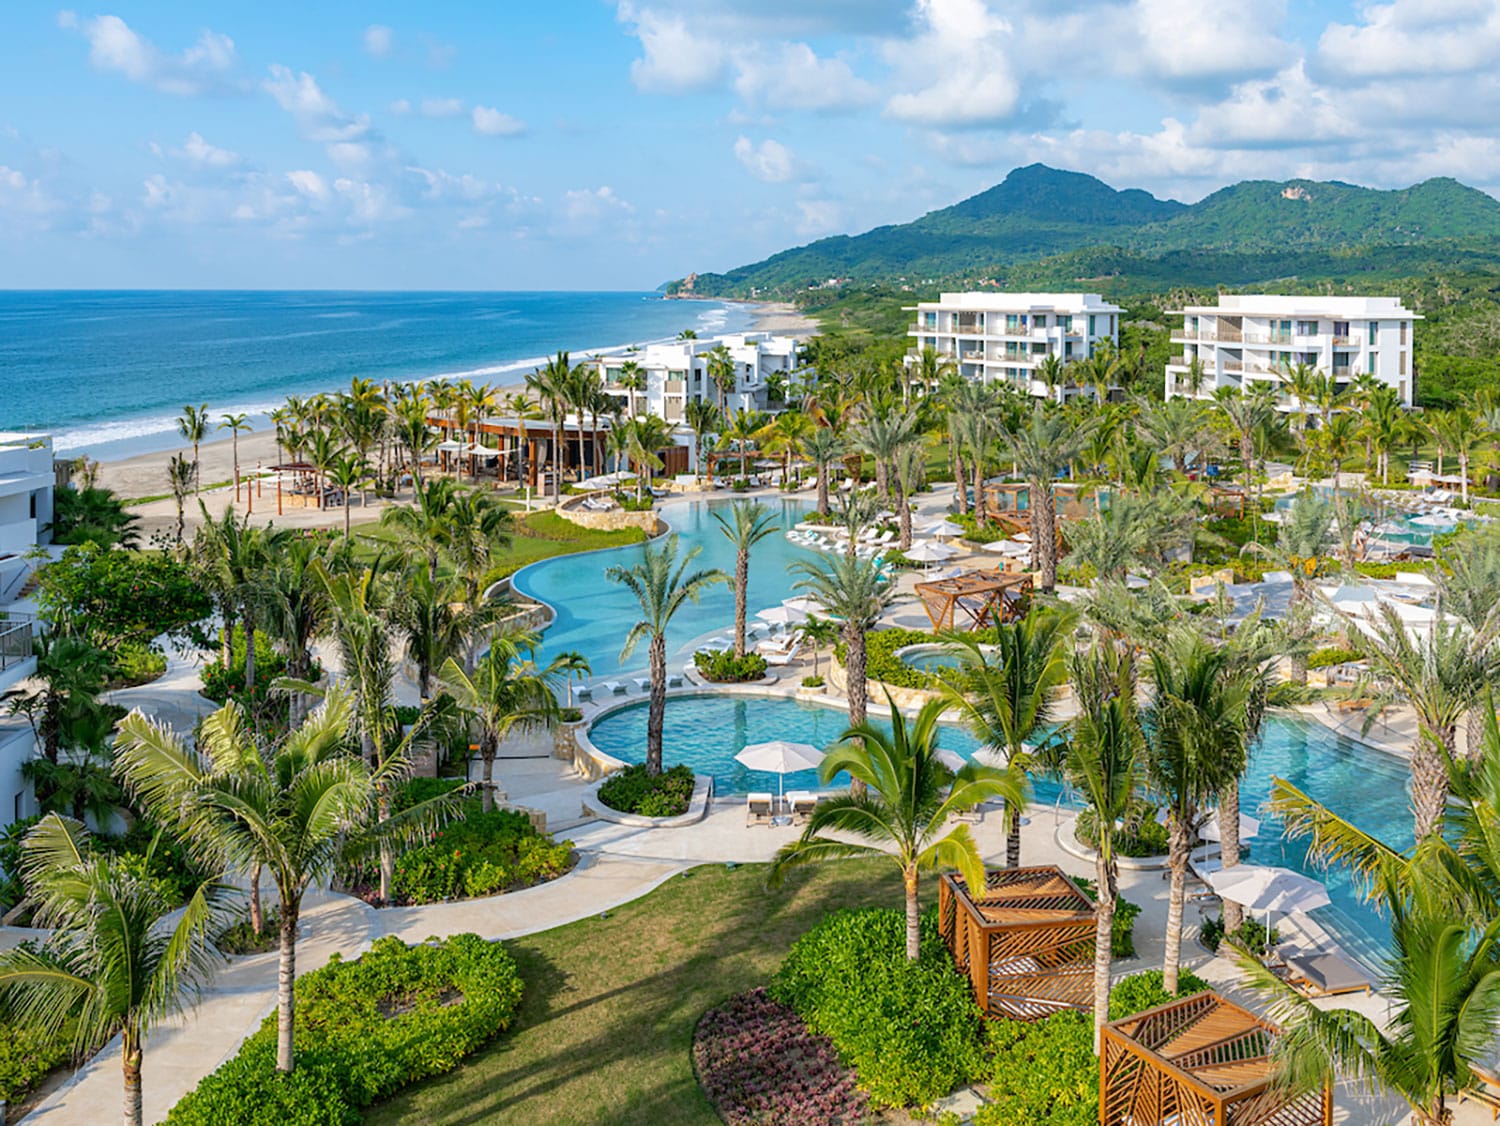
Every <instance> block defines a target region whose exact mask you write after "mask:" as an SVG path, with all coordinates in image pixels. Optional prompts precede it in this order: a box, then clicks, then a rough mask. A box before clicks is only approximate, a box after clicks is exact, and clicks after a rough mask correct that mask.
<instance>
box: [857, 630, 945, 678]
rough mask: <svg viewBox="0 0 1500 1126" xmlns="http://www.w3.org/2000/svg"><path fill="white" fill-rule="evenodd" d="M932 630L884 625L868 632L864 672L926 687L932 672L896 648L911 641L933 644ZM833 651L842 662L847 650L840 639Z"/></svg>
mask: <svg viewBox="0 0 1500 1126" xmlns="http://www.w3.org/2000/svg"><path fill="white" fill-rule="evenodd" d="M931 643H932V634H930V633H928V632H926V631H925V630H920V629H901V628H896V629H881V630H875V631H874V632H873V633H867V634H865V675H866V676H868V677H869V678H870V679H871V680H878V681H881V682H882V683H884V684H889V685H892V686H893V687H896V688H925V687H927V685H929V684H931V683H932V676H931V674H929V673H925V672H922V671H921V670H920V669H914V668H912V667H911V666H910V665H908V664H907V663H906V662H905V661H903V660H902V659H901V658H900V657H898V656H896V650H897V649H904V648H906V646H908V645H918V644H929V645H930V644H931ZM833 654H834V656H835V657H837V658H838V661H839V663H840V664H843V663H844V661H845V659H846V658H847V656H848V650H847V649H846V648H845V646H844V643H843V642H842V641H840V642H839V643H838V644H837V645H835V646H834V648H833Z"/></svg>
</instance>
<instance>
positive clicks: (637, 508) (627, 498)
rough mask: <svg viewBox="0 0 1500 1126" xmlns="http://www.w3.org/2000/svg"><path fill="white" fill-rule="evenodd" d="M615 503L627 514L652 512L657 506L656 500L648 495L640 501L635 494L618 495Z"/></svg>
mask: <svg viewBox="0 0 1500 1126" xmlns="http://www.w3.org/2000/svg"><path fill="white" fill-rule="evenodd" d="M615 503H616V504H618V505H619V506H620V508H621V509H622V510H624V511H625V512H650V511H651V509H652V508H653V507H655V505H656V498H655V497H653V496H652V495H651V494H650V493H646V494H645V495H644V496H642V497H641V498H640V499H639V500H637V499H636V495H635V494H634V493H623V492H622V493H616V494H615Z"/></svg>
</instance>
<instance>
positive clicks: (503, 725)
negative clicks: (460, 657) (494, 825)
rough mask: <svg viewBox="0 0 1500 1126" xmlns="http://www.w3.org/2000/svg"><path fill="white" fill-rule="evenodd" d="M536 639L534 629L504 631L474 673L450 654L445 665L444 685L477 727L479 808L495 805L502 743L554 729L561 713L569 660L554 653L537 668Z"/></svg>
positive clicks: (495, 638) (491, 643) (490, 807)
mask: <svg viewBox="0 0 1500 1126" xmlns="http://www.w3.org/2000/svg"><path fill="white" fill-rule="evenodd" d="M536 645H537V636H536V634H533V633H524V632H522V633H511V634H502V635H500V636H498V637H494V638H492V639H491V640H490V649H489V652H488V653H486V654H485V655H484V658H483V659H482V660H481V661H480V662H479V664H478V665H477V666H475V669H474V672H473V674H472V675H470V674H469V673H466V672H465V671H464V670H463V668H462V667H461V666H460V665H459V664H458V662H457V661H455V660H453V658H452V657H450V658H448V660H447V662H446V663H445V664H444V665H443V671H442V673H441V677H440V679H441V680H442V684H443V688H444V690H445V691H446V692H448V693H449V695H451V696H452V697H453V702H454V703H455V704H457V705H458V708H459V710H460V711H462V712H463V713H464V714H466V715H467V716H468V717H469V718H470V719H471V720H473V721H474V724H475V726H477V727H478V728H479V757H480V760H481V761H482V762H483V763H484V775H483V781H482V782H481V784H480V787H481V790H482V793H483V800H482V806H481V808H482V809H483V810H484V812H486V813H488V812H489V811H490V810H492V809H494V808H495V781H494V779H495V756H496V755H497V754H498V753H499V750H500V744H501V743H502V742H503V741H504V740H505V739H506V737H507V736H509V735H510V734H511V733H512V732H514V731H533V730H536V729H538V728H540V729H542V730H549V731H550V730H551V729H552V728H554V727H556V726H557V723H558V720H559V718H560V716H561V711H560V709H559V708H558V706H557V694H556V686H557V683H558V681H559V680H560V679H561V678H562V672H563V665H564V664H565V663H566V661H565V659H564V658H554V659H553V660H552V661H551V663H549V664H548V665H547V666H546V667H545V668H539V667H538V666H537V664H536V661H535V657H534V655H535V653H536Z"/></svg>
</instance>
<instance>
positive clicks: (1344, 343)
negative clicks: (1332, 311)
mask: <svg viewBox="0 0 1500 1126" xmlns="http://www.w3.org/2000/svg"><path fill="white" fill-rule="evenodd" d="M1333 346H1334V347H1335V348H1353V347H1354V346H1355V344H1354V337H1352V336H1335V337H1334V338H1333Z"/></svg>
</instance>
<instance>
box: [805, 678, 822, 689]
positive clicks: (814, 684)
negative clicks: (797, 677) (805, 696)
mask: <svg viewBox="0 0 1500 1126" xmlns="http://www.w3.org/2000/svg"><path fill="white" fill-rule="evenodd" d="M802 687H803V688H822V687H823V678H822V677H821V676H804V677H803V678H802Z"/></svg>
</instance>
